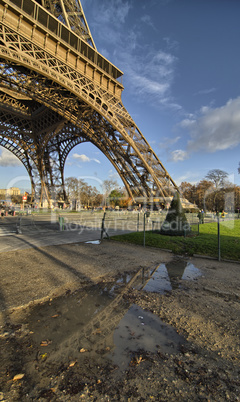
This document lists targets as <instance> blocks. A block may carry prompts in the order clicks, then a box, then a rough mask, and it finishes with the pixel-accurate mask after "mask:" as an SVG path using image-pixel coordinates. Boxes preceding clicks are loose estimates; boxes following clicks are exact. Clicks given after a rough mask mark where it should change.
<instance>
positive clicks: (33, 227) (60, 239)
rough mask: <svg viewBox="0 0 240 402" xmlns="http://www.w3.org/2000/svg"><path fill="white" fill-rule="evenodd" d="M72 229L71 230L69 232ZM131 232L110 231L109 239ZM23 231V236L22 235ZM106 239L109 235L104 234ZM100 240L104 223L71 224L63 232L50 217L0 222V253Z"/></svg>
mask: <svg viewBox="0 0 240 402" xmlns="http://www.w3.org/2000/svg"><path fill="white" fill-rule="evenodd" d="M70 229H71V230H70ZM130 231H131V230H129V229H122V228H121V229H118V228H108V229H107V233H108V235H109V236H113V235H114V234H123V233H129V232H130ZM19 232H20V233H19ZM105 236H106V235H105ZM99 239H101V224H100V223H98V224H97V225H95V227H91V226H90V225H88V226H82V225H80V224H72V225H71V227H70V228H69V227H66V225H65V230H62V231H60V227H59V223H58V221H57V222H56V221H51V217H50V216H48V217H40V218H39V217H34V218H33V217H31V216H28V217H23V218H22V221H21V223H20V221H19V218H18V217H12V216H9V217H4V218H3V219H1V220H0V252H6V251H14V250H19V249H26V248H31V247H44V246H48V245H49V246H50V245H58V244H67V243H80V242H87V241H96V240H99Z"/></svg>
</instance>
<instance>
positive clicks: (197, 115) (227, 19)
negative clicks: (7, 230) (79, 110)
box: [0, 0, 240, 188]
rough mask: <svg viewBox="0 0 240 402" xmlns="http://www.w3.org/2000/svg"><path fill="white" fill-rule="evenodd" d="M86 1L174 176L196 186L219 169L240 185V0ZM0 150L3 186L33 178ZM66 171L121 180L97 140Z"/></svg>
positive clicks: (134, 111)
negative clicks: (101, 150)
mask: <svg viewBox="0 0 240 402" xmlns="http://www.w3.org/2000/svg"><path fill="white" fill-rule="evenodd" d="M82 6H83V9H84V12H85V15H86V18H87V21H88V25H89V27H90V30H91V33H92V36H93V38H94V41H95V44H96V47H97V50H98V51H99V52H100V53H102V54H103V55H104V56H105V57H107V58H108V59H109V60H110V61H111V62H112V63H114V64H115V65H116V66H117V67H119V68H120V69H121V70H122V71H123V72H124V76H123V81H122V82H123V85H124V88H125V89H124V91H123V94H122V100H123V104H124V106H125V107H126V109H127V110H128V112H129V113H130V115H131V116H132V118H133V119H134V121H135V123H136V124H137V126H138V127H139V129H140V130H141V132H142V134H143V135H144V137H145V138H146V140H147V141H148V142H149V144H150V145H151V147H152V148H153V150H154V151H155V153H156V154H157V155H158V157H159V159H160V160H161V162H162V163H163V164H164V166H165V168H166V169H167V171H168V172H169V173H170V175H171V177H172V178H173V180H174V181H175V182H176V183H177V184H180V183H181V182H182V181H188V182H191V183H197V182H198V181H199V180H201V179H203V178H204V177H205V175H206V174H207V173H208V171H209V170H211V169H221V170H224V171H226V172H227V173H228V174H229V178H230V180H231V182H234V183H235V184H237V185H240V175H239V174H238V165H239V162H240V80H239V75H240V56H239V38H240V24H239V15H240V2H239V1H238V0H231V1H229V0H201V1H199V0H181V1H179V0H101V1H99V0H82ZM0 152H2V153H1V155H0V188H3V187H6V186H7V185H9V182H10V181H11V183H12V182H13V181H14V180H16V176H18V177H19V176H24V177H26V176H27V174H26V171H25V169H24V168H23V167H20V166H16V163H15V159H13V158H12V157H11V155H10V156H9V154H6V151H5V150H3V148H1V149H0ZM69 176H75V177H79V178H82V179H84V180H86V181H87V182H89V184H91V185H95V186H96V187H98V188H100V186H101V183H102V181H103V180H105V179H110V178H112V179H117V175H116V172H115V171H114V168H113V167H112V165H111V164H110V163H109V162H108V160H107V159H106V157H105V156H104V155H103V154H101V153H100V151H99V150H98V149H97V148H95V147H94V146H93V145H91V144H83V145H79V146H77V147H75V148H74V149H73V150H72V151H71V153H70V154H69V157H68V159H67V162H66V165H65V177H69ZM24 180H25V179H24ZM19 183H20V181H19ZM119 184H120V185H121V181H119ZM26 185H27V184H26Z"/></svg>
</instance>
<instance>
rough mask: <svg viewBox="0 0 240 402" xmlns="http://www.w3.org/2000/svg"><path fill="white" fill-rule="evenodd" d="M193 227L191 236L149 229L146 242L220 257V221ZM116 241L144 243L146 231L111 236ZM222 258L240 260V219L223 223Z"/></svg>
mask: <svg viewBox="0 0 240 402" xmlns="http://www.w3.org/2000/svg"><path fill="white" fill-rule="evenodd" d="M196 230H197V226H193V227H192V235H191V236H189V237H186V238H184V237H181V236H164V235H160V234H158V233H152V232H146V233H145V245H146V246H149V247H159V248H163V249H168V250H172V251H173V253H175V254H187V255H193V254H200V255H207V256H210V257H215V258H218V233H217V222H213V223H205V224H203V225H200V226H199V235H198V234H197V231H196ZM111 239H113V240H117V241H121V242H126V243H132V244H139V245H143V232H134V233H129V234H125V235H121V236H113V237H111ZM220 244H221V258H222V259H229V260H235V261H240V220H234V221H226V222H220Z"/></svg>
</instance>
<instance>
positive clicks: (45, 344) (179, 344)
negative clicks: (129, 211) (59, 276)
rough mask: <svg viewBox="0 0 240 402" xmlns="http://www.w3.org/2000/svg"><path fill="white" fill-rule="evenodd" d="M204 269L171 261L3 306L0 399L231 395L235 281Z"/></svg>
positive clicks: (235, 373)
mask: <svg viewBox="0 0 240 402" xmlns="http://www.w3.org/2000/svg"><path fill="white" fill-rule="evenodd" d="M211 269H212V270H216V272H217V268H215V267H212V268H211ZM234 272H235V271H234ZM235 273H236V272H235ZM205 275H206V270H205V272H204V275H203V271H202V270H201V269H198V268H197V267H196V266H195V265H194V264H193V263H192V262H190V261H187V260H185V259H183V258H180V259H176V258H175V259H172V260H171V261H168V262H166V263H161V264H159V265H158V266H157V267H156V268H149V269H146V268H141V269H139V270H138V271H137V272H133V273H129V272H125V273H121V274H118V275H116V276H112V277H111V278H110V277H108V278H104V279H102V280H100V281H99V282H98V283H96V284H94V285H93V284H89V283H87V282H86V283H85V284H82V286H81V288H80V289H77V290H74V291H71V290H68V291H67V292H66V293H65V294H64V295H62V296H59V297H56V298H50V299H49V300H47V301H44V302H39V303H37V304H35V305H30V306H28V307H25V308H23V309H20V310H17V311H14V310H13V312H12V314H10V315H9V316H8V317H6V322H5V324H4V325H3V326H2V327H1V331H0V344H1V352H0V361H1V367H0V388H1V392H0V401H79V400H84V401H149V400H154V401H176V400H177V401H186V400H190V399H192V400H196V401H225V400H230V401H235V400H236V401H238V400H239V389H240V388H239V387H240V366H239V357H240V353H239V332H238V330H237V329H239V297H238V296H239V293H238V292H239V289H240V287H239V282H237V283H236V281H235V284H236V289H235V291H234V292H233V289H231V287H228V288H227V289H226V288H225V291H224V292H223V282H222V281H220V280H219V281H218V282H214V284H213V282H212V280H211V277H209V278H208V282H207V283H208V288H207V287H206V283H205V278H206V276H205ZM214 280H215V279H214ZM214 280H213V281H214ZM216 283H218V288H216ZM225 285H227V284H226V282H225ZM210 290H211V292H210ZM233 295H234V296H233ZM216 307H217V308H216ZM232 309H234V312H233V310H232ZM229 311H231V314H229Z"/></svg>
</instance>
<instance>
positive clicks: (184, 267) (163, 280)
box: [143, 260, 201, 293]
mask: <svg viewBox="0 0 240 402" xmlns="http://www.w3.org/2000/svg"><path fill="white" fill-rule="evenodd" d="M199 276H201V271H200V270H199V269H198V268H196V267H195V266H194V265H193V264H192V263H190V262H186V261H181V260H180V261H178V260H176V261H175V260H174V261H170V262H169V263H167V264H160V265H159V267H158V268H157V270H156V271H155V272H154V274H153V275H152V276H151V277H150V279H149V281H148V282H147V284H146V285H145V286H144V287H143V290H145V291H147V292H156V293H164V292H169V291H171V290H172V289H177V288H178V287H179V283H178V281H179V279H182V280H194V279H196V278H198V277H199Z"/></svg>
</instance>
